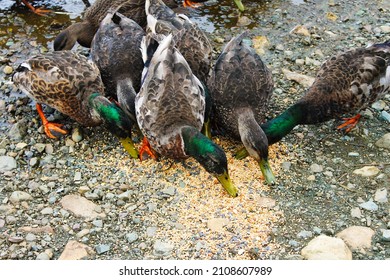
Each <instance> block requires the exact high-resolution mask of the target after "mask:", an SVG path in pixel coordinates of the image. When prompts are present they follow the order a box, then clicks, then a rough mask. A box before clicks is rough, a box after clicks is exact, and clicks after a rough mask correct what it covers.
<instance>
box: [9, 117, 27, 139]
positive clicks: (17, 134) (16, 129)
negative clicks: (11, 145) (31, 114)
mask: <svg viewBox="0 0 390 280" xmlns="http://www.w3.org/2000/svg"><path fill="white" fill-rule="evenodd" d="M26 135H27V127H26V125H25V122H22V121H19V122H17V123H15V124H14V125H13V126H12V127H11V129H10V130H9V131H8V136H9V138H11V139H12V140H16V141H19V140H22V139H23V138H24V137H25V136H26Z"/></svg>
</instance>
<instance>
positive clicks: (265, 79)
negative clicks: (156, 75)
mask: <svg viewBox="0 0 390 280" xmlns="http://www.w3.org/2000/svg"><path fill="white" fill-rule="evenodd" d="M246 36H247V32H244V33H242V34H241V35H239V36H237V37H234V38H232V39H231V40H230V42H229V43H228V44H227V45H226V46H225V48H224V49H223V50H222V53H221V54H220V55H219V57H218V59H217V61H216V64H215V66H214V69H213V71H212V72H211V77H210V80H209V83H208V86H209V89H210V94H211V97H212V99H213V105H214V110H215V111H214V121H215V122H216V123H217V124H218V126H219V127H220V128H222V130H224V131H225V132H226V133H227V134H228V135H230V136H232V137H234V138H236V139H240V140H241V142H242V143H243V144H244V146H245V148H246V149H247V151H249V154H250V155H251V156H252V157H253V158H254V159H255V160H256V161H257V162H258V163H259V165H260V169H261V171H262V173H263V175H264V178H265V180H266V182H267V183H269V184H273V183H275V176H274V175H273V173H272V170H271V168H270V166H269V163H268V142H267V136H266V135H265V133H264V132H263V130H262V129H261V128H260V123H261V122H262V121H263V120H264V117H265V112H266V109H267V104H268V101H269V99H270V97H271V95H272V91H273V81H272V75H271V72H270V70H269V69H268V68H267V66H266V65H265V64H264V63H263V61H262V60H261V58H260V56H259V55H258V54H257V53H256V52H255V50H253V49H252V48H251V47H249V46H247V45H245V43H244V42H243V39H244V38H245V37H246Z"/></svg>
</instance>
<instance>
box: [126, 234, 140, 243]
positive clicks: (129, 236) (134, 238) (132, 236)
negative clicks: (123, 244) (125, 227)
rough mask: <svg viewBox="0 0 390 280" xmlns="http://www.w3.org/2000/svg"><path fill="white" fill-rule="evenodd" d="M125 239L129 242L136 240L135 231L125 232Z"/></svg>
mask: <svg viewBox="0 0 390 280" xmlns="http://www.w3.org/2000/svg"><path fill="white" fill-rule="evenodd" d="M126 240H127V242H129V243H133V242H135V241H137V240H138V234H137V233H136V232H131V233H128V234H126Z"/></svg>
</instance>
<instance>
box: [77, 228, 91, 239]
mask: <svg viewBox="0 0 390 280" xmlns="http://www.w3.org/2000/svg"><path fill="white" fill-rule="evenodd" d="M89 232H90V231H89V229H87V228H84V229H82V230H80V231H79V232H78V233H77V234H76V237H77V238H82V237H84V236H86V235H87V234H89Z"/></svg>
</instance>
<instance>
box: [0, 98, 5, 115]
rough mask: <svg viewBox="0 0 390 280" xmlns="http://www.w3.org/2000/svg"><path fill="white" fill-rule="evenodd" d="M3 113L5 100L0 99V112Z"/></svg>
mask: <svg viewBox="0 0 390 280" xmlns="http://www.w3.org/2000/svg"><path fill="white" fill-rule="evenodd" d="M4 111H5V100H3V99H0V112H4Z"/></svg>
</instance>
